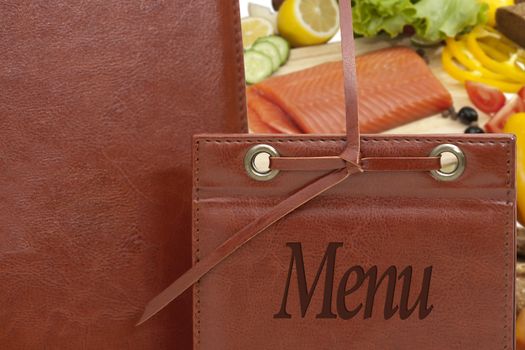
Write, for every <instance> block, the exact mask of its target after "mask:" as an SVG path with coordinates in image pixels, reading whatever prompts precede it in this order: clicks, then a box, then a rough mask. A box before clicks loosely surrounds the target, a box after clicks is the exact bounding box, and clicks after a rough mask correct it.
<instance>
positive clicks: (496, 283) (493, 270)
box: [141, 1, 516, 350]
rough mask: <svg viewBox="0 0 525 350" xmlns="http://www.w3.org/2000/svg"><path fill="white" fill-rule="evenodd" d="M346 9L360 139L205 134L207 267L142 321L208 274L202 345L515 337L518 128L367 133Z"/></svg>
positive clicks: (203, 348) (305, 345)
mask: <svg viewBox="0 0 525 350" xmlns="http://www.w3.org/2000/svg"><path fill="white" fill-rule="evenodd" d="M339 6H340V8H341V21H340V22H341V32H342V52H343V57H344V59H343V71H344V77H345V79H344V83H345V84H344V85H345V107H346V113H345V114H346V128H347V130H346V131H347V134H346V137H342V136H329V135H319V136H306V135H303V136H276V135H274V136H263V135H227V134H222V135H211V134H206V135H202V136H197V137H196V138H195V145H194V156H193V174H194V177H193V267H192V268H191V269H190V270H188V271H187V272H186V273H184V274H183V275H182V276H181V277H180V278H179V279H177V280H176V281H174V282H173V283H172V284H170V285H169V286H167V288H166V289H165V290H164V291H162V292H161V293H160V294H159V295H158V296H156V297H155V298H154V299H152V300H151V301H150V302H149V303H148V304H147V305H146V308H145V311H144V314H143V316H142V318H141V322H145V324H146V325H147V324H148V322H146V321H147V320H148V319H150V318H152V317H153V316H155V314H156V313H158V312H159V311H162V312H160V313H159V315H158V316H160V315H162V314H163V311H164V310H162V309H163V308H164V307H165V306H166V305H168V304H169V303H170V302H171V301H173V300H178V297H179V296H181V294H182V293H184V292H185V291H186V290H188V289H190V288H191V287H192V286H193V291H194V349H195V350H244V349H251V350H259V349H260V350H266V349H290V350H303V349H304V350H319V349H333V350H346V349H366V350H396V349H421V350H443V349H447V350H495V349H501V350H503V349H508V350H510V349H513V348H514V339H515V335H514V318H515V307H514V283H515V264H516V241H515V230H516V186H515V182H516V174H515V162H516V145H515V138H514V136H512V135H477V136H475V135H434V136H429V135H411V136H408V135H382V136H373V135H363V136H362V135H360V130H359V124H358V116H359V109H358V103H357V101H358V94H357V84H358V80H357V78H356V69H355V67H356V64H355V57H354V53H355V47H354V41H353V36H352V34H353V30H352V14H351V7H350V2H347V1H341V2H339ZM446 154H449V155H452V156H453V158H455V164H454V166H452V167H450V168H448V167H447V165H448V162H447V160H446V159H447V158H446V157H445V155H446ZM263 156H264V157H266V158H269V159H267V161H266V162H264V161H262V159H260V158H259V157H263ZM155 318H156V317H153V318H152V320H154V319H155Z"/></svg>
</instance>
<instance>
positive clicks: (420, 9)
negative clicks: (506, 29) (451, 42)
mask: <svg viewBox="0 0 525 350" xmlns="http://www.w3.org/2000/svg"><path fill="white" fill-rule="evenodd" d="M352 5H353V11H354V31H355V32H356V33H357V34H360V35H363V36H366V37H374V36H377V35H378V34H380V33H382V32H386V33H388V34H389V35H390V36H391V37H395V36H398V35H399V34H401V33H402V32H403V30H404V28H405V26H412V27H413V28H414V29H415V31H416V33H417V36H418V39H420V40H421V41H425V42H437V41H440V40H442V39H445V38H447V37H454V36H456V35H457V34H459V33H463V32H465V31H468V30H470V29H471V28H472V27H474V26H476V25H478V24H480V23H485V22H486V19H487V9H488V6H487V5H486V4H481V3H480V2H479V1H478V0H354V1H352Z"/></svg>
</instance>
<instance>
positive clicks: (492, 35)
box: [442, 26, 525, 93]
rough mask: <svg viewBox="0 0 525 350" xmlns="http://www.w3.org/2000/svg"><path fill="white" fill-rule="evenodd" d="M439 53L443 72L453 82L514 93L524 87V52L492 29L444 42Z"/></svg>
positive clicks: (477, 30) (480, 29)
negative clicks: (446, 73) (478, 84)
mask: <svg viewBox="0 0 525 350" xmlns="http://www.w3.org/2000/svg"><path fill="white" fill-rule="evenodd" d="M446 43H447V46H446V48H445V49H444V50H443V56H442V62H443V68H444V69H445V71H446V72H448V73H449V74H450V75H451V76H452V77H453V78H454V79H456V80H459V81H461V82H463V83H464V82H466V81H468V80H470V81H475V82H478V83H483V84H486V85H490V86H493V87H495V88H498V89H500V90H502V91H504V92H510V93H515V92H518V91H519V90H520V89H521V88H522V87H523V85H525V68H524V67H525V51H524V50H523V49H521V48H519V47H518V46H516V44H514V43H513V42H511V41H510V40H509V39H507V38H506V37H505V36H503V35H502V34H501V33H499V32H498V31H497V30H496V29H494V28H490V27H487V26H480V27H477V28H475V29H474V30H473V31H472V32H471V33H470V34H466V35H463V36H461V37H459V38H458V39H455V38H448V39H447V41H446Z"/></svg>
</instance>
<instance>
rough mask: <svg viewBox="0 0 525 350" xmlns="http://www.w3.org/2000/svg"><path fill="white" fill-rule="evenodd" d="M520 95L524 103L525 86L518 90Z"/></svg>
mask: <svg viewBox="0 0 525 350" xmlns="http://www.w3.org/2000/svg"><path fill="white" fill-rule="evenodd" d="M518 96H519V97H521V99H522V101H523V103H525V86H524V87H522V88H521V90H520V91H518Z"/></svg>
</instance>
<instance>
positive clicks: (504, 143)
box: [192, 136, 514, 350]
mask: <svg viewBox="0 0 525 350" xmlns="http://www.w3.org/2000/svg"><path fill="white" fill-rule="evenodd" d="M203 141H204V142H206V143H217V144H221V143H237V144H242V143H245V144H252V143H260V142H271V143H294V142H303V143H304V142H337V143H343V142H345V139H344V138H335V139H315V138H312V139H289V140H284V139H261V140H259V139H257V140H256V139H245V138H244V139H243V138H239V139H229V140H228V139H226V140H222V139H205V140H203ZM361 141H365V142H411V143H414V142H415V143H443V142H450V143H457V144H471V145H491V146H495V145H501V146H505V147H506V149H507V181H506V186H507V188H508V189H509V190H508V191H507V202H506V204H507V206H508V208H509V209H508V211H509V213H508V216H507V221H506V223H505V225H506V226H507V230H506V232H505V247H504V251H505V257H504V259H505V280H504V281H505V283H504V303H503V304H504V308H503V318H504V321H503V324H504V325H503V349H504V350H507V349H509V347H508V336H507V332H508V331H509V318H508V317H507V308H508V307H509V305H508V297H509V295H508V288H509V272H508V270H509V258H510V256H509V238H510V237H511V232H512V231H513V228H514V223H513V222H512V221H513V218H514V206H513V205H512V203H513V200H512V198H511V197H512V189H511V186H512V184H511V182H512V181H511V172H512V171H511V165H512V162H511V160H510V156H511V150H510V144H511V143H510V142H509V141H502V140H490V139H484V140H480V141H472V140H467V141H461V140H457V139H439V138H436V139H431V138H413V139H411V138H388V136H387V137H386V138H384V139H383V138H368V137H364V138H361ZM200 142H201V140H200V139H197V140H196V148H197V150H196V168H195V178H196V180H195V195H196V197H195V198H196V201H197V203H198V202H199V197H198V190H199V187H198V185H199V172H200V168H199V158H200V157H199V152H200ZM196 208H198V207H196ZM509 214H510V215H509ZM194 223H195V235H196V237H194V239H195V243H196V245H197V247H198V243H199V240H200V237H199V226H198V224H199V217H198V210H196V213H195V218H194ZM192 232H193V230H192ZM197 251H198V249H197ZM198 259H199V256H198V253H196V261H198ZM199 287H200V282H197V283H196V284H195V287H194V288H195V296H196V298H197V304H196V307H197V309H196V312H195V315H194V316H195V318H196V321H195V323H196V324H197V328H198V330H197V331H198V333H197V334H196V335H195V336H196V337H197V343H195V342H194V350H198V348H199V347H200V299H199ZM194 302H195V301H194ZM194 327H195V326H194ZM196 345H198V346H197V347H196Z"/></svg>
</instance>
